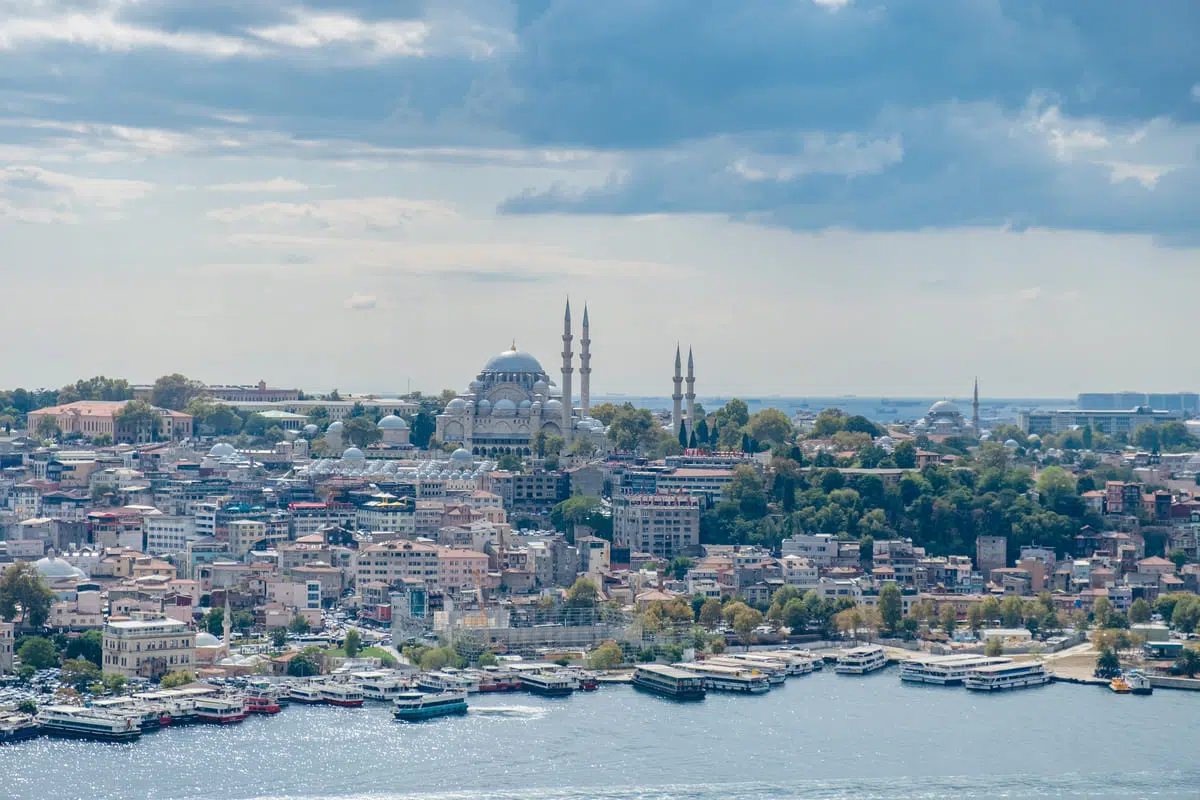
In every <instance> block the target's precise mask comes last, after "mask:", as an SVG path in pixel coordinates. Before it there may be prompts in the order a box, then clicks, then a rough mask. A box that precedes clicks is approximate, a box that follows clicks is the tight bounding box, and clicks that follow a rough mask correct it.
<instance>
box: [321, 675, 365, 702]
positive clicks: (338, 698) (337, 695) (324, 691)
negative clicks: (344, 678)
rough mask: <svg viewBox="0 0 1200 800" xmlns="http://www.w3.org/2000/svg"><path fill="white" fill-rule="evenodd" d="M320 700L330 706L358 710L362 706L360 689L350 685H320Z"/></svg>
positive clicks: (330, 683) (331, 683)
mask: <svg viewBox="0 0 1200 800" xmlns="http://www.w3.org/2000/svg"><path fill="white" fill-rule="evenodd" d="M321 699H322V700H324V701H325V702H326V703H328V704H329V705H331V706H340V707H342V708H358V707H359V706H361V705H362V704H363V693H362V689H360V688H359V687H358V686H356V685H355V684H352V683H335V682H333V681H330V682H329V683H324V684H321Z"/></svg>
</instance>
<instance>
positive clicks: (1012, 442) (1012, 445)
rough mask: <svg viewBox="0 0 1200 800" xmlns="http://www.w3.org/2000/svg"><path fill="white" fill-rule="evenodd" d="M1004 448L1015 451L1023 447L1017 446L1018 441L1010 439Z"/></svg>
mask: <svg viewBox="0 0 1200 800" xmlns="http://www.w3.org/2000/svg"><path fill="white" fill-rule="evenodd" d="M1004 446H1005V447H1007V448H1009V449H1010V450H1015V449H1016V448H1018V447H1020V446H1021V445H1019V444H1017V440H1016V439H1009V440H1008V441H1007V442H1005V443H1004Z"/></svg>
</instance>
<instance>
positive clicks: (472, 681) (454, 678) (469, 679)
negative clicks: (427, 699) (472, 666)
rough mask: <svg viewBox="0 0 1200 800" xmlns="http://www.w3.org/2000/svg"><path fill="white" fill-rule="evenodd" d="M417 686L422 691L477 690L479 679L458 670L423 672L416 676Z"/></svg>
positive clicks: (469, 691) (470, 692)
mask: <svg viewBox="0 0 1200 800" xmlns="http://www.w3.org/2000/svg"><path fill="white" fill-rule="evenodd" d="M417 688H418V689H420V690H421V691H423V692H467V693H468V694H475V693H476V692H478V691H479V679H478V678H476V677H474V676H472V675H468V674H467V673H465V672H459V671H458V670H442V671H440V672H424V673H422V674H421V675H420V676H419V677H418V678H417Z"/></svg>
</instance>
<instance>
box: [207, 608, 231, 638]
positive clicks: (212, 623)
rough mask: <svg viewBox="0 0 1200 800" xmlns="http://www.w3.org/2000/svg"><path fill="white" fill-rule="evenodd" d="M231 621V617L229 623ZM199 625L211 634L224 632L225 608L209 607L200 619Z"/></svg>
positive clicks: (220, 634) (217, 634)
mask: <svg viewBox="0 0 1200 800" xmlns="http://www.w3.org/2000/svg"><path fill="white" fill-rule="evenodd" d="M232 623H233V620H232V619H231V620H230V624H232ZM200 625H201V627H203V628H204V630H206V631H208V632H209V633H211V634H212V635H213V636H222V635H223V634H224V633H225V609H223V608H210V609H209V610H208V613H207V614H205V615H204V618H203V619H202V620H201V621H200Z"/></svg>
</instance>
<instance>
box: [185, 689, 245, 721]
mask: <svg viewBox="0 0 1200 800" xmlns="http://www.w3.org/2000/svg"><path fill="white" fill-rule="evenodd" d="M245 718H246V701H245V700H243V699H242V698H241V697H233V696H228V697H222V696H220V695H216V696H209V697H197V698H196V722H207V723H211V724H215V725H232V724H234V723H238V722H241V721H242V720H244V719H245Z"/></svg>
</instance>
